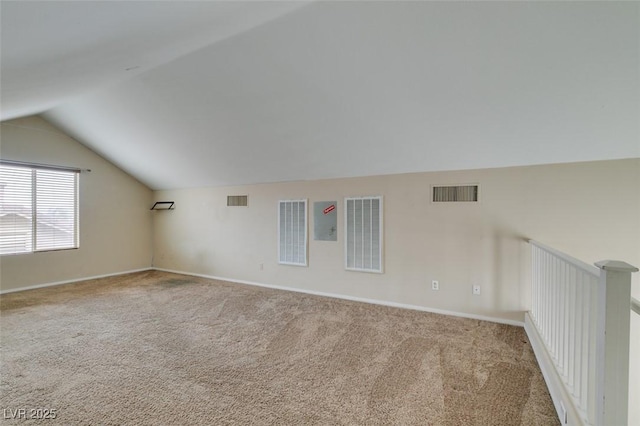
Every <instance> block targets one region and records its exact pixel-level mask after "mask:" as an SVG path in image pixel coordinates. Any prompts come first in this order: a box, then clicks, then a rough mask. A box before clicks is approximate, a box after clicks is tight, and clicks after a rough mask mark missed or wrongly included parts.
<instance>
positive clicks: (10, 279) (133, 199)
mask: <svg viewBox="0 0 640 426" xmlns="http://www.w3.org/2000/svg"><path fill="white" fill-rule="evenodd" d="M0 126H1V127H0V136H1V143H2V145H1V146H0V156H1V157H2V158H3V159H8V160H17V161H27V162H34V163H44V164H54V165H66V166H74V167H79V168H86V169H91V172H90V173H81V175H80V218H79V219H80V248H79V249H77V250H62V251H53V252H42V253H31V254H20V255H4V256H1V257H0V289H1V290H2V291H7V290H14V289H18V288H24V287H30V286H36V285H41V284H47V283H54V282H59V281H67V280H74V279H81V278H85V277H91V276H97V275H104V274H113V273H119V272H124V271H129V270H136V269H141V268H149V267H150V266H151V257H152V219H151V212H150V211H149V207H150V206H151V200H152V191H151V190H150V189H149V188H147V187H146V186H144V185H142V184H141V183H140V182H138V181H137V180H135V179H134V178H132V177H131V176H129V175H128V174H126V173H125V172H123V171H122V170H120V169H118V168H117V167H115V166H114V165H112V164H111V163H109V162H108V161H106V160H104V159H103V158H101V157H100V156H98V155H97V154H95V153H94V152H92V151H91V150H89V149H88V148H86V147H84V146H82V145H81V144H79V143H78V142H76V141H75V140H73V139H71V138H70V137H68V136H67V135H65V134H63V133H62V132H60V131H59V130H57V129H56V128H55V127H53V126H51V125H50V124H49V123H47V122H46V121H44V120H42V119H41V118H39V117H28V118H21V119H16V120H11V121H6V122H3V123H1V125H0Z"/></svg>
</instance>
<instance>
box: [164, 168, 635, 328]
mask: <svg viewBox="0 0 640 426" xmlns="http://www.w3.org/2000/svg"><path fill="white" fill-rule="evenodd" d="M639 182H640V160H637V159H633V160H615V161H602V162H588V163H573V164H562V165H548V166H531V167H515V168H501V169H485V170H471V171H452V172H432V173H417V174H404V175H389V176H376V177H365V178H352V179H332V180H320V181H306V182H293V183H279V184H264V185H253V186H242V187H211V188H196V189H185V190H172V191H157V192H156V193H155V199H156V200H165V199H166V200H171V201H175V202H176V208H175V210H172V211H164V212H155V213H154V239H155V243H154V262H153V264H154V266H157V267H160V268H167V269H174V270H181V271H188V272H192V273H199V274H207V275H213V276H219V277H226V278H232V279H237V280H246V281H253V282H259V283H264V284H271V285H281V286H287V287H295V288H299V289H304V290H314V291H321V292H327V293H336V294H342V295H347V296H354V297H362V298H369V299H378V300H381V301H387V302H397V303H406V304H412V305H419V306H424V307H427V308H435V309H445V310H451V311H456V312H462V313H468V314H476V315H487V316H491V317H495V318H502V319H510V320H518V321H522V320H523V312H524V311H525V310H526V309H527V307H528V306H529V303H530V293H529V280H528V269H529V266H528V265H529V247H528V245H527V244H526V243H525V242H524V239H526V238H533V239H536V240H539V241H541V242H543V243H545V244H547V245H550V246H553V247H556V248H557V249H560V250H563V251H565V252H567V253H570V254H572V255H573V256H574V257H577V258H579V259H581V260H584V261H586V262H588V263H592V262H595V261H598V260H602V259H607V258H609V259H619V260H624V261H627V262H629V263H632V264H635V265H640V192H639V191H638V183H639ZM460 183H478V184H480V202H479V203H432V202H430V198H429V193H430V187H431V185H437V184H460ZM241 194H247V195H248V196H249V206H248V207H227V206H226V196H227V195H241ZM362 195H382V196H383V197H384V273H383V274H373V273H360V272H351V271H345V270H344V238H343V237H344V219H343V215H344V210H343V208H344V197H345V196H362ZM300 198H307V199H309V202H310V203H312V202H314V201H327V200H337V201H338V240H337V241H336V242H332V241H314V240H313V239H312V233H310V241H309V266H308V267H295V266H284V265H279V264H278V263H277V235H276V233H277V202H278V200H285V199H300ZM310 205H312V204H310ZM309 229H313V217H312V215H310V217H309ZM261 265H262V266H261ZM638 278H639V277H637V276H636V277H635V278H634V294H635V295H636V297H638V294H639V293H640V288H638ZM433 279H436V280H439V281H440V290H439V291H432V290H431V289H430V286H431V280H433ZM473 284H479V285H481V288H482V294H481V295H480V296H474V295H473V294H472V291H471V289H472V285H473Z"/></svg>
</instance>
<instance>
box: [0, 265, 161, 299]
mask: <svg viewBox="0 0 640 426" xmlns="http://www.w3.org/2000/svg"><path fill="white" fill-rule="evenodd" d="M153 270H154V268H151V267H149V268H142V269H132V270H130V271H122V272H114V273H111V274H103V275H94V276H91V277H82V278H74V279H71V280H64V281H56V282H51V283H44V284H37V285H31V286H28V287H19V288H11V289H8V290H0V294H7V293H15V292H18V291H27V290H35V289H37V288H44V287H53V286H57V285H62V284H71V283H77V282H80V281H88V280H95V279H98V278H107V277H115V276H118V275H125V274H133V273H135V272H145V271H153Z"/></svg>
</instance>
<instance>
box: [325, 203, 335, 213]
mask: <svg viewBox="0 0 640 426" xmlns="http://www.w3.org/2000/svg"><path fill="white" fill-rule="evenodd" d="M335 209H336V205H335V204H331V205H330V206H329V207H327V208H326V209H324V210H322V213H324V214H329V213H331V212H332V211H334V210H335Z"/></svg>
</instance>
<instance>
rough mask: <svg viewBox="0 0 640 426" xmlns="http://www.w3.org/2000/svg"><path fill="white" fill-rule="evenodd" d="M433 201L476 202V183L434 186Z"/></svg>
mask: <svg viewBox="0 0 640 426" xmlns="http://www.w3.org/2000/svg"><path fill="white" fill-rule="evenodd" d="M432 201H433V202H434V203H447V202H449V203H451V202H453V203H459V202H478V185H453V186H434V187H433V198H432Z"/></svg>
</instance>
